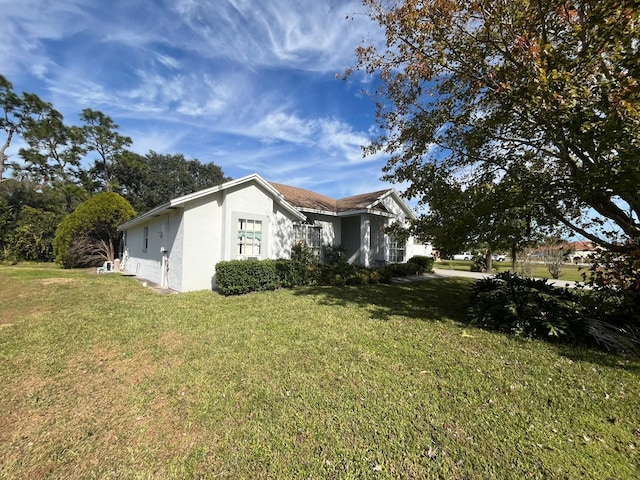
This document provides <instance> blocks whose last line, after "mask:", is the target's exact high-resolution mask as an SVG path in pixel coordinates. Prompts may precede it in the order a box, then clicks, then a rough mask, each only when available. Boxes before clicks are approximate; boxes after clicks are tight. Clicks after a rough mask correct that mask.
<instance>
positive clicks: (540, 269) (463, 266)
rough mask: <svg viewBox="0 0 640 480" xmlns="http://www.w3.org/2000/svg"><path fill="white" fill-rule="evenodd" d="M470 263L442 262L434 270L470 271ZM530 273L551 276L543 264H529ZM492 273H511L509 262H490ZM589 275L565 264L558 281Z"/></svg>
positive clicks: (578, 268)
mask: <svg viewBox="0 0 640 480" xmlns="http://www.w3.org/2000/svg"><path fill="white" fill-rule="evenodd" d="M472 263H473V262H471V261H465V260H442V261H439V262H436V263H435V264H434V267H435V268H444V269H450V270H461V271H466V272H468V271H470V270H471V264H472ZM530 266H531V269H532V273H531V276H532V277H535V278H549V279H551V274H550V273H549V270H548V269H547V267H546V266H545V264H544V263H536V262H531V264H530ZM492 267H493V273H498V272H506V271H507V270H510V271H513V268H512V266H511V262H509V261H507V262H492ZM583 273H587V274H588V273H589V271H588V268H587V267H584V266H578V265H571V264H565V265H564V267H563V269H562V273H561V274H560V280H570V281H573V282H582V281H584V279H583V277H582V274H583Z"/></svg>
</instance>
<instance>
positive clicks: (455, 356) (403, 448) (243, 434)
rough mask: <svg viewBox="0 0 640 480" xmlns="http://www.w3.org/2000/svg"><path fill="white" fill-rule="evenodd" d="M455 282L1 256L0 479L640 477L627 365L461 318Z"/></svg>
mask: <svg viewBox="0 0 640 480" xmlns="http://www.w3.org/2000/svg"><path fill="white" fill-rule="evenodd" d="M468 286H469V281H466V280H462V279H439V280H429V281H424V282H417V283H412V284H403V285H379V286H369V287H346V288H304V289H298V290H293V291H287V290H281V291H275V292H266V293H260V294H251V295H246V296H242V297H228V298H225V297H222V296H219V295H217V294H215V293H212V292H197V293H189V294H179V295H167V296H163V295H159V294H157V293H155V292H154V291H152V290H150V289H148V288H143V287H142V285H141V284H140V283H138V282H137V281H135V280H134V279H131V278H126V277H121V276H118V275H115V274H107V275H96V274H92V273H88V272H82V271H64V270H58V269H55V268H51V267H40V266H35V265H28V266H17V267H7V266H4V267H0V381H1V382H2V389H1V390H0V411H2V415H1V416H0V458H2V462H1V463H0V478H5V479H24V478H32V479H37V478H52V479H90V478H100V479H103V478H107V479H110V478H113V479H116V478H133V479H156V478H159V479H164V478H229V479H242V478H247V479H249V478H340V479H343V478H347V479H348V478H380V479H386V478H444V479H485V478H497V479H510V478H513V479H522V478H570V479H572V478H597V479H607V478H611V479H626V478H629V479H631V478H638V472H639V471H640V408H639V401H638V399H639V398H640V363H638V362H637V361H633V360H630V359H625V358H621V357H616V356H612V355H606V354H602V353H596V352H592V351H587V350H583V349H574V348H569V347H560V346H554V345H551V344H548V343H544V342H527V341H521V340H517V339H513V338H510V337H507V336H504V335H499V334H495V333H491V332H486V331H483V330H478V329H474V328H471V327H469V326H468V325H464V323H461V322H462V321H463V320H464V302H465V300H464V298H465V292H466V289H467V287H468Z"/></svg>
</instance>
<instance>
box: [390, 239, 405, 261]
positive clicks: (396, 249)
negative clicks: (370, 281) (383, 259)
mask: <svg viewBox="0 0 640 480" xmlns="http://www.w3.org/2000/svg"><path fill="white" fill-rule="evenodd" d="M400 253H401V255H399V254H400ZM406 255H407V244H406V242H405V243H403V244H398V240H397V239H396V238H395V237H393V236H391V235H389V263H404V261H405V260H406Z"/></svg>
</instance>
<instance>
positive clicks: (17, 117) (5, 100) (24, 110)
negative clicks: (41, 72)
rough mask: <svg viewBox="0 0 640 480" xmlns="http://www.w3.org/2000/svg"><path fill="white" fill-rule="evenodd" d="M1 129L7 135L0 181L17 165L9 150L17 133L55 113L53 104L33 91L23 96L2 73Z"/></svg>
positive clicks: (0, 151) (0, 158)
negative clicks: (10, 156) (48, 114)
mask: <svg viewBox="0 0 640 480" xmlns="http://www.w3.org/2000/svg"><path fill="white" fill-rule="evenodd" d="M0 108H2V116H1V117H0V130H2V131H4V133H5V135H6V137H5V138H4V141H3V142H2V146H1V147H0V182H2V180H3V179H4V172H5V170H6V169H7V168H9V167H15V165H14V164H11V163H9V161H8V160H9V156H8V155H7V150H8V149H9V147H10V146H11V142H12V141H13V139H14V137H15V136H16V135H22V134H24V132H25V130H26V129H27V128H29V126H33V125H34V122H37V121H38V120H39V119H41V118H42V116H43V115H45V114H46V113H47V112H48V113H53V112H54V110H53V107H52V106H51V104H49V103H46V102H44V101H43V100H41V99H40V98H39V97H38V96H37V95H35V94H33V93H23V94H22V95H21V96H20V95H17V94H16V93H15V92H14V91H13V85H12V84H11V82H10V81H9V80H7V79H6V78H5V77H4V76H2V75H0Z"/></svg>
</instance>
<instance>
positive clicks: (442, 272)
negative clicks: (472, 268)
mask: <svg viewBox="0 0 640 480" xmlns="http://www.w3.org/2000/svg"><path fill="white" fill-rule="evenodd" d="M433 273H434V274H435V275H436V276H438V277H463V278H487V277H493V274H491V273H481V272H467V271H464V270H449V269H444V268H434V269H433ZM549 283H550V284H551V285H553V286H556V287H560V288H563V287H565V286H566V287H569V288H575V287H576V285H577V282H572V281H571V280H552V279H549Z"/></svg>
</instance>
